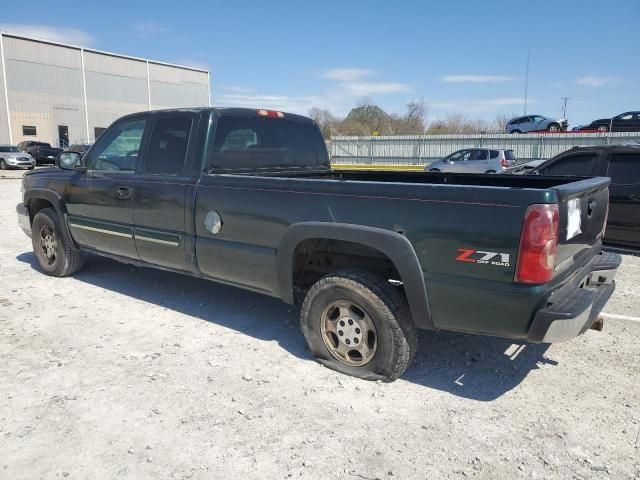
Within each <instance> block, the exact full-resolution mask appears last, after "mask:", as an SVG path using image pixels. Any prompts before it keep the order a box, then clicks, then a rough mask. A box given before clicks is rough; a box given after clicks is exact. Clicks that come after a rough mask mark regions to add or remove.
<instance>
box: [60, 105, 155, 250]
mask: <svg viewBox="0 0 640 480" xmlns="http://www.w3.org/2000/svg"><path fill="white" fill-rule="evenodd" d="M146 124H147V117H146V116H141V117H133V118H132V117H128V118H126V119H123V120H122V121H120V122H117V123H115V124H114V125H112V126H111V127H110V128H109V129H108V130H107V131H106V132H105V134H104V135H103V136H102V137H100V139H99V140H98V141H97V142H96V145H95V146H94V148H93V149H92V150H91V151H90V152H89V154H88V156H86V157H85V159H84V162H85V165H86V167H87V170H86V172H83V171H77V172H76V173H75V174H74V176H73V177H72V179H71V182H70V185H69V187H68V189H67V191H66V193H65V203H66V206H67V211H68V213H69V227H70V230H71V234H72V235H73V238H74V239H75V240H76V242H78V243H79V244H80V245H84V246H86V247H89V248H91V249H95V250H98V251H101V252H106V253H111V254H114V255H119V256H123V257H130V258H138V253H137V251H136V246H135V242H134V240H133V203H132V199H133V194H134V189H135V179H136V168H137V165H138V161H139V159H140V152H141V150H142V144H143V138H144V134H145V129H146Z"/></svg>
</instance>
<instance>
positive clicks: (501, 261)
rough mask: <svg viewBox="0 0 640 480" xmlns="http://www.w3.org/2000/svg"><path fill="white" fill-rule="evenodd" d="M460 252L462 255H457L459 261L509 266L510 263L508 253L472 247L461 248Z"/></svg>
mask: <svg viewBox="0 0 640 480" xmlns="http://www.w3.org/2000/svg"><path fill="white" fill-rule="evenodd" d="M458 252H460V255H458V256H457V257H456V261H458V262H467V263H478V264H482V265H496V266H498V267H508V266H509V265H510V263H509V254H508V253H501V252H485V251H483V250H473V249H471V248H459V249H458Z"/></svg>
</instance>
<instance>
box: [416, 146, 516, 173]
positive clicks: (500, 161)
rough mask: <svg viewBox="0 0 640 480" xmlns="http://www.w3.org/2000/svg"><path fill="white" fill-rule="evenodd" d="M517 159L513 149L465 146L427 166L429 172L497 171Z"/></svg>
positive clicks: (507, 166)
mask: <svg viewBox="0 0 640 480" xmlns="http://www.w3.org/2000/svg"><path fill="white" fill-rule="evenodd" d="M515 161H516V157H515V155H514V154H513V150H498V149H493V148H465V149H462V150H458V151H456V152H453V153H452V154H450V155H447V156H446V157H444V158H443V159H442V160H438V161H436V162H433V163H432V164H431V165H428V166H427V167H425V170H428V171H429V172H460V173H496V172H500V171H502V170H504V169H505V168H509V167H511V166H512V165H513V164H514V163H515Z"/></svg>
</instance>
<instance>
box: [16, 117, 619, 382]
mask: <svg viewBox="0 0 640 480" xmlns="http://www.w3.org/2000/svg"><path fill="white" fill-rule="evenodd" d="M608 185H609V179H608V178H597V177H596V178H589V179H575V178H571V177H562V178H560V177H545V176H512V175H484V174H452V173H422V172H416V173H390V172H349V171H340V172H336V171H332V170H331V168H330V162H329V157H328V155H327V150H326V146H325V143H324V141H323V139H322V136H321V134H320V131H319V129H318V127H317V125H316V124H315V123H314V122H313V121H312V120H310V119H308V118H305V117H302V116H298V115H293V114H289V113H282V112H277V111H271V110H250V109H239V108H228V109H223V108H200V109H188V110H167V111H155V112H144V113H139V114H133V115H128V116H126V117H123V118H121V119H119V120H117V121H116V122H115V123H114V124H113V125H111V126H110V127H109V128H108V129H107V130H106V131H105V132H104V133H103V134H102V136H101V137H100V138H99V139H98V141H97V142H96V143H95V144H94V145H93V146H92V147H91V148H90V150H89V151H88V152H87V153H86V154H85V155H84V156H83V157H82V158H80V155H79V154H77V153H74V152H65V153H63V154H61V155H60V157H59V159H58V160H57V165H56V167H53V168H49V169H43V170H38V171H34V172H31V173H27V174H25V175H24V179H23V184H22V203H20V204H19V205H18V206H17V213H18V220H19V223H20V226H21V227H22V229H23V230H24V231H25V233H27V235H29V236H30V237H31V239H32V243H33V250H34V252H35V256H36V258H37V260H38V262H39V265H40V267H41V268H42V270H43V272H44V273H46V274H48V275H52V276H57V277H62V276H66V275H71V274H73V273H74V272H76V271H77V270H78V269H79V268H80V267H81V266H82V262H83V259H84V258H85V256H86V255H88V254H98V255H103V256H107V257H110V258H113V259H116V260H119V261H122V262H125V263H131V264H136V265H142V266H149V267H155V268H160V269H164V270H170V271H173V272H180V273H184V274H188V275H193V276H196V277H201V278H205V279H209V280H213V281H216V282H220V283H224V284H228V285H234V286H237V287H240V288H244V289H248V290H252V291H254V292H259V293H262V294H265V295H270V296H273V297H277V298H280V299H282V300H283V301H284V302H286V303H289V304H298V305H300V307H301V308H300V310H301V313H300V324H301V328H302V331H303V333H304V336H305V339H306V341H307V343H308V345H309V348H310V350H311V352H312V353H313V354H314V355H315V356H316V357H317V358H318V359H319V361H320V362H322V363H323V364H324V365H326V366H328V367H330V368H333V369H335V370H338V371H340V372H343V373H346V374H350V375H354V376H357V377H360V378H365V379H375V380H378V379H379V380H384V381H391V380H394V379H396V378H398V377H399V376H400V375H402V373H403V372H404V371H405V370H406V369H407V367H408V366H409V365H410V364H411V361H412V359H413V357H414V355H415V352H416V348H417V330H419V329H423V330H437V329H441V330H454V331H459V332H469V333H475V334H482V335H494V336H502V337H509V338H514V339H521V340H528V341H530V342H557V341H562V340H568V339H571V338H573V337H575V336H577V335H579V334H581V333H584V332H585V331H586V330H588V329H589V328H592V327H597V328H600V327H601V319H600V318H599V313H600V312H601V310H602V308H603V306H604V304H605V303H606V302H607V300H608V299H609V297H610V296H611V294H612V293H613V290H614V288H615V283H614V276H615V273H616V270H617V268H618V266H619V264H620V256H619V255H615V254H603V253H602V252H601V243H602V237H603V232H604V225H605V221H606V217H607V211H608Z"/></svg>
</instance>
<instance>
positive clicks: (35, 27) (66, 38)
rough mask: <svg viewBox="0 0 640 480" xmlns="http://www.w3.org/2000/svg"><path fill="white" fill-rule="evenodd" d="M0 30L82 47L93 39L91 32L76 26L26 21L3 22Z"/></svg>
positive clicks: (90, 43) (89, 43)
mask: <svg viewBox="0 0 640 480" xmlns="http://www.w3.org/2000/svg"><path fill="white" fill-rule="evenodd" d="M0 30H2V31H4V32H7V33H13V34H16V35H24V36H25V37H35V38H40V39H42V40H49V41H52V42H59V43H67V44H70V45H80V46H83V47H86V46H89V45H92V44H93V43H94V41H95V39H94V37H93V36H92V35H91V34H89V33H87V32H85V31H84V30H79V29H77V28H65V27H52V26H49V25H40V24H26V23H25V24H19V23H5V24H0Z"/></svg>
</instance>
